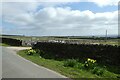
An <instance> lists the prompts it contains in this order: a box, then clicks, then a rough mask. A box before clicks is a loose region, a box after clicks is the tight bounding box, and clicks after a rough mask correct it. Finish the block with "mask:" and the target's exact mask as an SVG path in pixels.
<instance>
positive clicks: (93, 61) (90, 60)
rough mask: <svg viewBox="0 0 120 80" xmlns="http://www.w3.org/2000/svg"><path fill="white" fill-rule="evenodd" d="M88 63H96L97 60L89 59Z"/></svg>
mask: <svg viewBox="0 0 120 80" xmlns="http://www.w3.org/2000/svg"><path fill="white" fill-rule="evenodd" d="M87 62H91V63H95V62H96V60H94V59H90V58H88V59H87Z"/></svg>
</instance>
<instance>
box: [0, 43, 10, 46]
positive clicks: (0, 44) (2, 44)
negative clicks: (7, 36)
mask: <svg viewBox="0 0 120 80" xmlns="http://www.w3.org/2000/svg"><path fill="white" fill-rule="evenodd" d="M0 46H10V45H8V44H5V43H0Z"/></svg>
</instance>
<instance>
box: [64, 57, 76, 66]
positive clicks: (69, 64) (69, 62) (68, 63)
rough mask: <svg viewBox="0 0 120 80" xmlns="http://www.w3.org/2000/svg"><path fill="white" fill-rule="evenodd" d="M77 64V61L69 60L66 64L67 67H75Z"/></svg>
mask: <svg viewBox="0 0 120 80" xmlns="http://www.w3.org/2000/svg"><path fill="white" fill-rule="evenodd" d="M76 64H77V60H75V59H68V60H66V61H65V62H64V66H65V67H74V66H75V65H76Z"/></svg>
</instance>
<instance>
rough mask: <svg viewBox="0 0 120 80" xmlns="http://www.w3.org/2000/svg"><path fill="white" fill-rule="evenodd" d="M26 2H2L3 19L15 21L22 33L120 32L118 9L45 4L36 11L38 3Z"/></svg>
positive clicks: (10, 21)
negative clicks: (105, 10)
mask: <svg viewBox="0 0 120 80" xmlns="http://www.w3.org/2000/svg"><path fill="white" fill-rule="evenodd" d="M25 4H26V3H24V4H21V3H12V5H11V3H7V4H6V3H5V4H4V5H3V21H4V22H6V23H11V24H14V25H15V26H16V27H17V28H18V29H17V30H18V32H20V33H21V32H24V33H25V32H28V33H30V34H36V35H39V34H42V35H73V34H75V35H83V34H84V35H85V34H86V35H88V34H92V33H95V34H103V31H104V30H106V29H108V30H109V31H110V34H117V30H118V25H117V24H118V11H114V12H104V13H93V12H92V11H89V10H85V11H80V10H72V9H71V8H70V7H64V8H62V7H44V8H41V9H39V10H37V8H38V6H39V5H35V4H29V5H25ZM8 13H9V14H8ZM85 31H87V32H85ZM112 31H113V32H112ZM31 32H32V33H31Z"/></svg>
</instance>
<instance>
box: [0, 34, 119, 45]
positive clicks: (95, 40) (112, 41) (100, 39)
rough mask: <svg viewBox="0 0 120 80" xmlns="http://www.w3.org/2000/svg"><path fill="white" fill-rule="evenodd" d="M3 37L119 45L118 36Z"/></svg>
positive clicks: (7, 36) (8, 36) (4, 36)
mask: <svg viewBox="0 0 120 80" xmlns="http://www.w3.org/2000/svg"><path fill="white" fill-rule="evenodd" d="M0 37H3V38H13V39H18V40H24V41H26V40H27V41H28V40H29V41H49V40H58V41H60V40H61V41H62V40H64V41H67V42H69V41H71V42H77V43H81V44H82V43H83V44H104V45H105V44H108V45H120V44H119V40H120V39H118V38H108V39H107V40H106V39H105V38H104V37H94V38H93V37H85V36H74V37H73V36H63V37H61V36H40V37H38V36H20V35H19V36H18V35H14V36H13V35H2V36H0Z"/></svg>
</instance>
